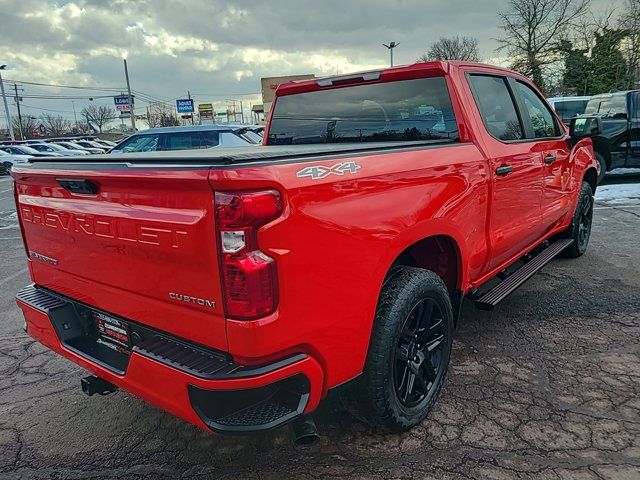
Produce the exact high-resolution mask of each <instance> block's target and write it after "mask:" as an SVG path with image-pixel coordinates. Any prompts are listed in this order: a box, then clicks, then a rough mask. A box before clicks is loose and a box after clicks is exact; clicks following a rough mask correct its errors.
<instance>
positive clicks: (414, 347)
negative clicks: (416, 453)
mask: <svg viewBox="0 0 640 480" xmlns="http://www.w3.org/2000/svg"><path fill="white" fill-rule="evenodd" d="M452 339H453V311H452V308H451V301H450V299H449V293H448V291H447V288H446V286H445V285H444V283H443V281H442V279H441V278H440V277H438V275H436V274H435V273H433V272H431V271H429V270H424V269H421V268H414V267H401V268H399V269H397V270H396V271H395V272H394V273H393V275H392V277H391V278H390V279H389V280H387V282H386V283H385V285H384V287H383V289H382V293H381V294H380V298H379V300H378V309H377V312H376V317H375V323H374V326H373V332H372V336H371V343H370V346H369V354H368V356H367V362H366V365H365V371H364V374H363V376H362V377H361V379H360V389H359V392H358V400H359V403H360V406H361V410H362V413H363V414H364V415H365V418H367V420H368V421H369V423H371V424H372V425H373V426H376V427H380V428H383V429H384V430H388V431H393V432H400V431H404V430H407V429H409V428H411V427H413V426H415V425H417V424H418V423H420V422H421V421H422V420H424V418H425V417H426V416H427V414H428V413H429V411H430V410H431V408H432V407H433V405H434V403H435V401H436V399H437V398H438V395H439V393H440V390H441V388H442V384H443V383H444V379H445V376H446V373H447V369H448V367H449V359H450V357H451V345H452Z"/></svg>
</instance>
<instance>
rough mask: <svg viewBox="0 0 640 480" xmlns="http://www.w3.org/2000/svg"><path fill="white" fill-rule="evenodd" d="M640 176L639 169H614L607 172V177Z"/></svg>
mask: <svg viewBox="0 0 640 480" xmlns="http://www.w3.org/2000/svg"><path fill="white" fill-rule="evenodd" d="M634 174H635V175H640V168H616V169H615V170H611V171H610V172H607V175H634Z"/></svg>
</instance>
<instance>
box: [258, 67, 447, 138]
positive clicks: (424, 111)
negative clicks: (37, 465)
mask: <svg viewBox="0 0 640 480" xmlns="http://www.w3.org/2000/svg"><path fill="white" fill-rule="evenodd" d="M457 139H458V126H457V123H456V119H455V116H454V114H453V107H452V106H451V98H450V97H449V91H448V90H447V84H446V82H445V79H444V77H434V78H420V79H415V80H403V81H397V82H383V83H375V84H370V85H359V86H351V87H344V88H333V89H329V90H320V91H315V92H307V93H300V94H295V95H286V96H282V97H278V99H277V101H276V103H275V107H274V111H273V114H272V117H271V126H270V128H269V137H268V141H267V144H268V145H276V144H309V143H343V142H386V141H408V140H449V141H456V140H457Z"/></svg>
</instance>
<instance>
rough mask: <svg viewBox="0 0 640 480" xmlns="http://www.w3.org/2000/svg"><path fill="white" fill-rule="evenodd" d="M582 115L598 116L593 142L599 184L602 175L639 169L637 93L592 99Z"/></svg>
mask: <svg viewBox="0 0 640 480" xmlns="http://www.w3.org/2000/svg"><path fill="white" fill-rule="evenodd" d="M585 115H598V116H599V117H600V121H601V125H600V134H599V135H597V136H595V137H594V138H593V148H594V149H595V152H596V158H597V160H598V163H600V178H599V180H600V181H602V179H603V178H604V175H605V172H606V171H609V170H613V169H615V168H624V167H628V168H633V167H640V90H626V91H623V92H614V93H602V94H600V95H594V96H593V97H591V99H590V100H589V102H588V103H587V107H586V108H585Z"/></svg>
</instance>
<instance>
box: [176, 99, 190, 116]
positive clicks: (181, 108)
mask: <svg viewBox="0 0 640 480" xmlns="http://www.w3.org/2000/svg"><path fill="white" fill-rule="evenodd" d="M176 107H177V108H178V113H193V99H191V98H183V99H178V100H176Z"/></svg>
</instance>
